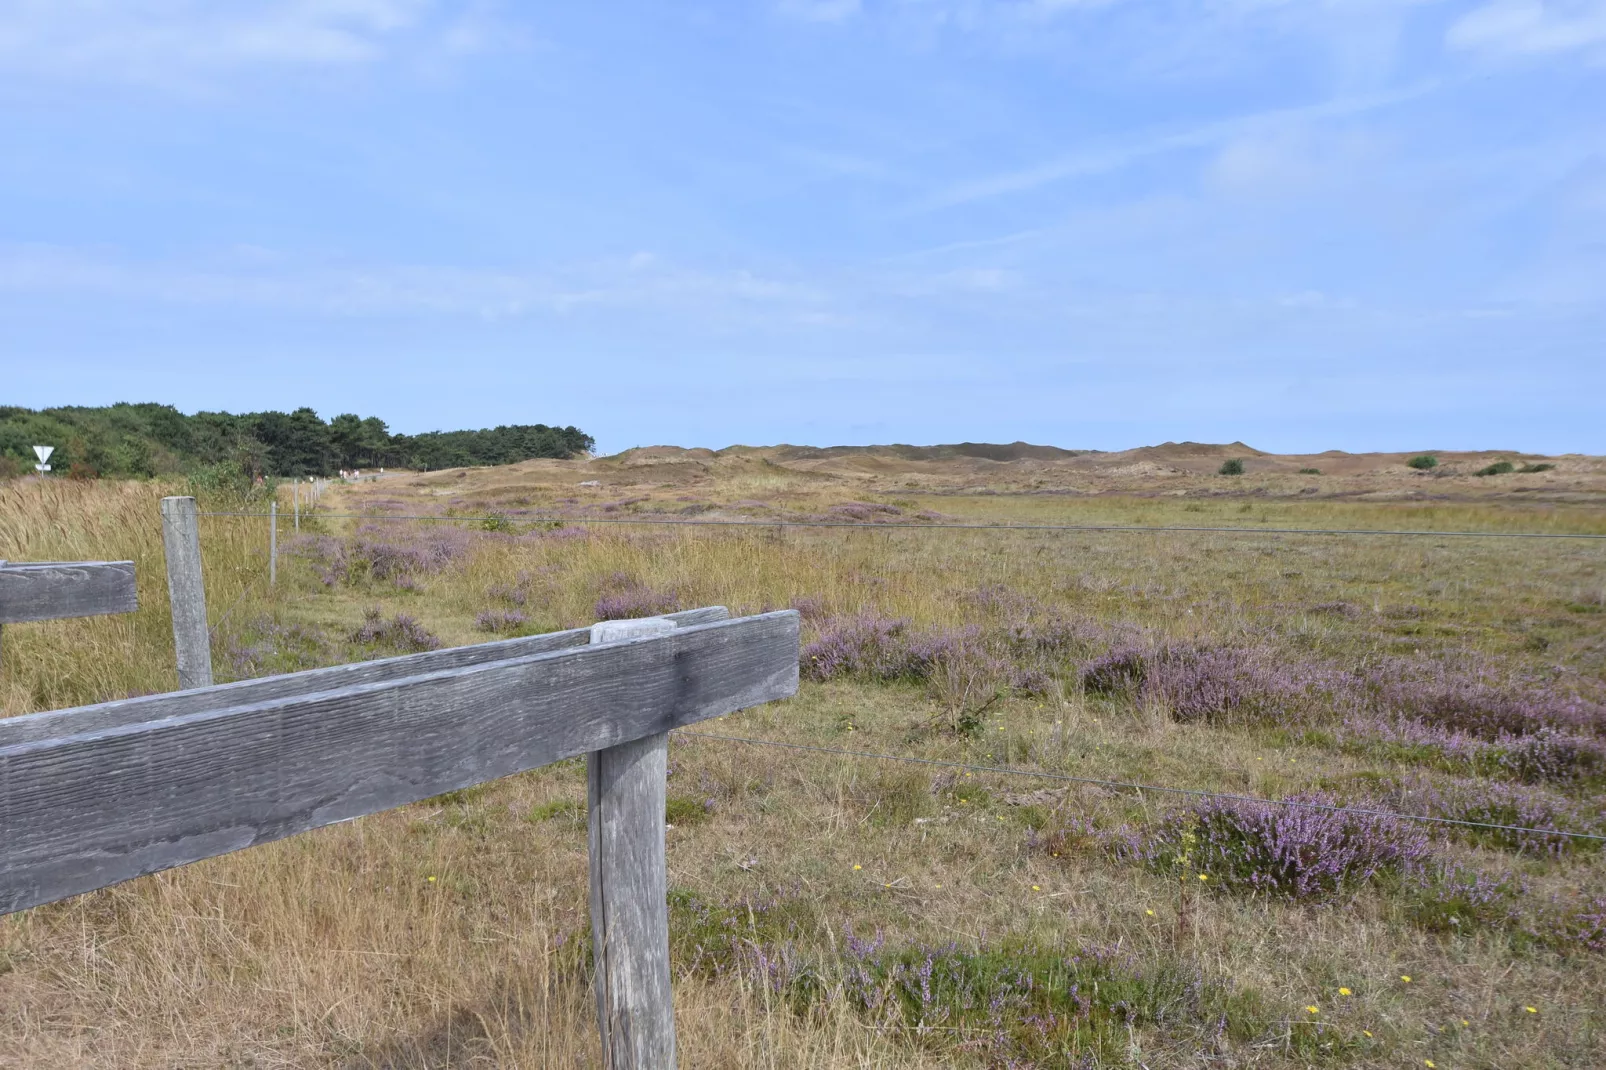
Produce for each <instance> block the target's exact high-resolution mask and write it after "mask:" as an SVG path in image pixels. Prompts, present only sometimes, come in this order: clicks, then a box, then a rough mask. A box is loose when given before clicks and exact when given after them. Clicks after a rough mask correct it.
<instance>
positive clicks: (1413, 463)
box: [1405, 453, 1439, 472]
mask: <svg viewBox="0 0 1606 1070" xmlns="http://www.w3.org/2000/svg"><path fill="white" fill-rule="evenodd" d="M1405 466H1406V467H1407V468H1415V469H1418V470H1419V471H1423V472H1426V471H1427V470H1428V469H1429V468H1437V467H1439V459H1438V458H1437V457H1435V456H1433V454H1431V453H1419V454H1417V455H1416V456H1415V457H1412V458H1411V459H1410V460H1409V461H1406V462H1405Z"/></svg>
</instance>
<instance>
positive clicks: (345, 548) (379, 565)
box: [287, 524, 474, 587]
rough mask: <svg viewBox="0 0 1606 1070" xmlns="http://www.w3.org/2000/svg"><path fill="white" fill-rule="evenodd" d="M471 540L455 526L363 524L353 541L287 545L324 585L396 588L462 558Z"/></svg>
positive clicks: (307, 539) (303, 540)
mask: <svg viewBox="0 0 1606 1070" xmlns="http://www.w3.org/2000/svg"><path fill="white" fill-rule="evenodd" d="M473 545H474V535H473V534H472V533H470V532H467V531H464V530H462V529H460V528H457V527H434V528H414V527H402V526H398V525H394V524H392V525H385V526H381V525H378V524H364V525H363V526H361V527H360V528H358V529H357V531H356V533H355V534H353V535H352V536H351V537H349V538H346V539H342V538H339V537H337V536H333V535H304V536H301V537H299V538H296V539H293V540H292V541H291V542H290V543H289V545H288V546H287V550H288V551H289V552H290V553H293V554H296V555H298V556H300V557H304V558H306V559H307V560H309V561H310V562H311V563H312V565H313V567H314V569H315V570H316V571H317V573H318V578H319V579H321V580H322V581H323V582H324V584H325V585H326V586H330V587H333V586H335V585H336V584H339V583H358V582H361V581H362V580H364V579H374V580H388V581H391V582H392V583H393V584H398V585H400V584H399V581H401V580H403V579H404V578H410V577H414V576H420V575H428V574H430V573H434V572H439V571H440V570H442V569H443V568H445V567H447V566H448V565H450V564H452V563H454V562H456V561H458V560H460V559H462V558H463V557H464V556H465V555H467V553H468V552H469V550H470V549H471V548H472V547H473Z"/></svg>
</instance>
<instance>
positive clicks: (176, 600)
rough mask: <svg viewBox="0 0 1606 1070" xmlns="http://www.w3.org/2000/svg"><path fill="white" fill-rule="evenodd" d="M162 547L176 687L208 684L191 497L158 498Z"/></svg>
mask: <svg viewBox="0 0 1606 1070" xmlns="http://www.w3.org/2000/svg"><path fill="white" fill-rule="evenodd" d="M162 546H163V549H164V550H165V551H166V553H167V596H168V601H169V603H170V604H171V605H172V608H173V649H174V652H175V653H176V654H177V655H178V686H179V689H180V690H185V689H188V688H191V687H211V686H212V638H211V635H210V634H209V633H208V632H207V630H206V587H205V585H204V584H203V583H202V581H201V528H200V524H199V522H198V521H197V520H196V516H195V499H194V498H189V497H183V498H163V499H162Z"/></svg>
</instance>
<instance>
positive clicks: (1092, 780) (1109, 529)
mask: <svg viewBox="0 0 1606 1070" xmlns="http://www.w3.org/2000/svg"><path fill="white" fill-rule="evenodd" d="M198 515H199V516H207V517H235V518H247V519H261V520H270V521H277V520H279V519H284V518H283V517H276V516H275V515H274V514H271V513H256V512H244V511H218V512H203V513H199V514H198ZM304 515H305V516H307V517H317V518H318V519H334V520H365V521H376V520H397V521H432V522H448V523H450V522H467V523H476V522H478V523H485V522H494V523H509V522H513V523H528V524H563V525H569V524H613V525H651V526H667V527H714V528H764V529H769V530H773V529H775V528H788V527H795V528H828V529H829V528H850V529H873V530H877V531H909V530H915V531H922V530H937V531H983V532H1000V531H1027V532H1089V533H1129V534H1168V533H1208V534H1232V535H1329V536H1347V535H1359V536H1405V537H1449V538H1495V539H1584V540H1606V534H1590V533H1582V532H1532V531H1529V532H1500V531H1434V530H1398V529H1376V528H1263V527H1256V528H1249V527H1243V526H1203V525H1199V526H1183V525H1153V526H1144V525H1112V524H1009V523H994V524H966V523H939V522H924V521H922V522H909V523H886V522H882V523H874V522H862V521H839V520H794V519H789V518H776V519H773V520H674V519H664V518H640V517H584V516H578V517H577V516H567V515H565V516H556V515H545V516H509V515H505V514H494V513H493V514H487V515H480V516H469V515H440V514H396V513H322V512H316V513H313V512H309V513H306V514H304ZM255 586H256V582H252V583H251V584H249V585H248V586H247V588H246V590H244V591H242V592H241V594H240V598H238V599H236V600H235V603H234V605H233V606H231V607H230V608H229V610H228V611H227V612H225V613H224V615H223V618H222V619H221V620H219V621H218V623H217V624H216V625H214V626H213V629H212V630H213V632H214V634H215V633H216V629H217V628H219V627H221V626H222V624H223V623H224V621H226V620H227V619H228V617H229V615H230V614H232V613H233V611H234V609H236V608H238V606H239V604H240V602H241V601H243V600H244V598H245V596H246V594H248V593H249V592H250V590H251V589H252V588H254V587H255ZM677 734H678V735H681V736H687V737H693V738H699V739H710V740H723V741H726V742H732V743H741V744H746V745H750V746H762V747H777V748H784V749H787V750H792V751H800V752H807V753H814V754H826V755H834V756H838V757H847V758H856V759H865V760H873V761H885V762H903V763H908V764H914V765H924V766H935V767H940V768H946V769H957V770H962V771H967V772H972V773H976V772H984V773H994V774H998V775H1002V776H1016V777H1034V778H1038V779H1043V780H1052V781H1056V782H1062V783H1072V784H1087V785H1092V786H1096V787H1102V788H1106V789H1109V790H1113V791H1127V792H1135V793H1138V794H1139V795H1141V794H1142V793H1143V792H1151V793H1154V794H1159V795H1174V796H1185V797H1190V798H1200V799H1220V800H1225V801H1232V802H1242V803H1253V804H1258V805H1266V806H1281V807H1287V808H1291V809H1305V810H1317V811H1324V812H1329V813H1340V814H1354V815H1359V816H1367V817H1384V818H1393V819H1397V820H1403V821H1410V822H1416V823H1420V824H1425V825H1436V826H1446V827H1459V828H1471V829H1480V830H1485V831H1491V832H1505V833H1515V834H1521V835H1532V836H1540V837H1552V838H1558V839H1570V840H1579V841H1587V842H1606V835H1601V834H1596V833H1589V832H1574V831H1568V830H1562V829H1543V828H1532V827H1528V826H1524V825H1503V824H1497V823H1492V822H1484V821H1471V820H1465V819H1460V818H1448V817H1436V816H1432V815H1428V814H1413V813H1405V812H1400V811H1395V810H1379V809H1371V808H1366V807H1354V806H1340V805H1336V804H1328V803H1318V802H1312V801H1309V800H1303V799H1286V798H1285V799H1273V798H1263V797H1260V796H1254V795H1241V794H1235V793H1232V792H1220V791H1209V790H1204V789H1198V788H1182V787H1176V786H1173V785H1167V784H1144V783H1137V782H1127V781H1117V780H1107V779H1101V778H1098V777H1086V776H1076V775H1073V774H1069V773H1056V772H1050V771H1047V770H1040V769H1024V768H1020V767H1017V766H1003V765H994V764H981V763H975V762H962V761H950V760H944V759H936V758H918V757H914V756H912V755H904V754H885V753H879V752H874V751H861V750H853V749H849V748H843V747H825V746H818V745H813V744H804V743H789V742H785V741H782V740H772V739H758V738H754V737H749V736H734V735H725V734H719V733H712V732H695V731H691V730H688V729H680V730H678V731H677Z"/></svg>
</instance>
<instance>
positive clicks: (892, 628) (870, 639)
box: [801, 613, 979, 681]
mask: <svg viewBox="0 0 1606 1070" xmlns="http://www.w3.org/2000/svg"><path fill="white" fill-rule="evenodd" d="M976 636H977V633H976V632H975V630H974V629H972V630H971V631H967V632H963V633H958V632H917V631H914V630H913V629H911V628H910V627H909V622H908V621H907V620H905V619H902V618H892V617H881V616H877V615H874V614H871V613H863V614H860V615H859V616H857V617H848V618H846V619H838V620H835V621H833V622H832V623H831V624H830V625H829V626H828V627H827V628H826V629H825V631H824V632H823V633H822V634H821V635H820V637H819V638H818V639H816V640H815V641H814V642H812V643H810V644H809V645H808V646H806V647H804V648H803V656H802V663H801V664H802V671H803V675H804V676H805V677H807V678H808V679H811V680H834V679H836V678H838V677H845V676H856V677H859V678H860V679H865V680H880V681H892V680H915V681H918V680H925V679H928V678H929V677H930V676H931V674H932V671H933V669H935V668H936V667H937V665H938V664H939V663H940V662H942V661H944V660H945V659H946V660H948V661H950V662H955V661H957V660H958V659H959V658H960V656H961V655H966V654H970V653H971V651H972V649H977V650H978V651H979V644H978V643H977V639H976Z"/></svg>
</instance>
